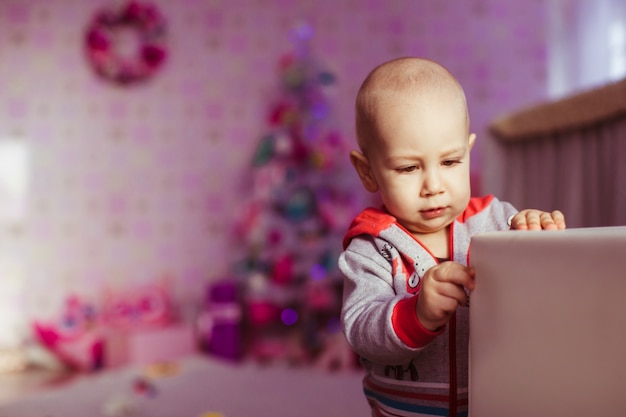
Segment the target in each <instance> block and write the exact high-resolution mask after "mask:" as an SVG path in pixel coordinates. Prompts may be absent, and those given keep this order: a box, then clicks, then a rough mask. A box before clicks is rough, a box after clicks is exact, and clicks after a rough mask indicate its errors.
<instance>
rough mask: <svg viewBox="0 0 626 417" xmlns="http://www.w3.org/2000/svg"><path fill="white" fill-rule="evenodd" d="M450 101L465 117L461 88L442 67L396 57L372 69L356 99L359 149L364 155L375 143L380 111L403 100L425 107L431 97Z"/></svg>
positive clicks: (428, 61)
mask: <svg viewBox="0 0 626 417" xmlns="http://www.w3.org/2000/svg"><path fill="white" fill-rule="evenodd" d="M435 95H436V97H437V98H438V99H447V100H449V101H450V112H454V111H461V112H463V114H462V117H466V119H467V123H468V128H469V116H468V114H467V103H466V100H465V94H464V92H463V88H462V87H461V85H460V84H459V82H458V81H457V79H456V78H455V77H454V76H453V75H452V74H451V73H450V72H449V71H448V70H447V69H445V68H444V67H443V66H441V65H439V64H437V63H436V62H433V61H430V60H427V59H422V58H413V57H408V58H398V59H394V60H392V61H389V62H386V63H384V64H381V65H379V66H378V67H376V68H374V70H373V71H372V72H371V73H370V74H369V75H368V76H367V78H366V79H365V81H363V84H362V85H361V88H360V89H359V93H358V95H357V98H356V133H357V140H358V144H359V147H360V148H361V151H362V152H363V153H364V154H365V155H367V153H368V149H369V148H371V147H372V146H375V144H376V140H377V136H378V135H377V133H378V124H377V121H378V120H379V118H380V117H384V112H387V111H393V109H394V106H397V105H402V104H403V103H404V102H405V101H406V100H407V99H410V100H412V101H413V102H414V103H415V102H416V101H417V102H418V103H419V105H420V106H428V102H429V100H432V99H433V98H434V97H435Z"/></svg>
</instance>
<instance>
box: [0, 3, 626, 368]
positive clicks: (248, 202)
mask: <svg viewBox="0 0 626 417" xmlns="http://www.w3.org/2000/svg"><path fill="white" fill-rule="evenodd" d="M128 3H133V2H121V1H118V2H116V1H105V0H0V355H1V352H2V351H3V350H4V351H6V352H8V351H11V352H15V351H16V350H17V351H19V350H20V349H24V348H25V347H27V346H29V345H32V344H37V343H39V344H41V343H44V344H45V343H48V344H51V346H54V345H55V344H57V341H58V340H59V338H61V339H62V338H63V337H64V336H63V335H61V336H59V335H52V336H51V335H50V331H51V330H50V328H48V329H47V330H46V331H48V333H46V334H47V336H46V334H44V333H45V332H39V333H37V331H36V330H35V329H36V327H35V324H36V323H44V322H45V323H47V325H48V326H52V327H54V326H56V331H58V332H61V333H62V332H66V333H69V334H71V337H75V336H76V334H77V330H76V328H77V327H80V326H83V327H81V328H80V332H85V333H88V332H90V331H92V330H93V329H94V328H98V326H100V327H102V326H103V324H102V323H103V321H107V320H108V322H107V323H108V324H107V325H111V323H112V318H111V317H112V316H115V315H116V314H117V315H118V316H122V318H123V320H125V326H127V327H125V329H126V331H128V328H129V327H128V326H130V327H131V328H132V327H133V326H138V328H139V327H141V326H147V325H150V326H152V327H154V326H164V327H167V326H170V325H172V323H179V324H183V325H190V326H192V327H193V328H194V330H193V331H194V335H197V332H198V331H199V332H200V333H201V334H204V333H203V332H209V333H210V329H209V330H207V328H210V327H211V326H214V325H215V318H214V317H213V319H211V317H208V318H207V314H205V313H206V312H207V311H209V310H211V308H212V307H211V302H213V303H218V304H219V303H220V302H221V303H224V302H225V303H230V302H232V303H234V304H233V305H235V306H241V309H237V308H234V310H233V309H231V310H228V311H230V312H227V313H223V314H224V315H225V316H227V318H228V317H230V318H231V319H233V320H234V322H235V323H240V324H241V326H242V327H241V328H242V329H247V332H246V334H247V335H248V336H249V337H243V338H242V339H241V340H237V341H236V343H239V344H240V345H238V346H237V347H235V348H234V349H235V351H234V353H233V355H234V356H236V357H241V355H244V354H246V352H250V350H251V347H252V346H255V347H256V348H258V349H257V350H254V349H252V350H253V351H254V352H255V353H254V354H255V355H258V357H260V358H262V359H264V358H265V359H267V358H268V357H270V358H276V357H279V358H284V357H287V356H288V357H289V360H296V361H297V360H307V359H306V358H309V359H310V357H313V356H317V355H319V354H320V352H322V351H323V348H321V347H320V346H322V345H323V344H324V340H326V337H327V335H328V334H332V333H333V332H336V331H337V323H336V316H337V309H338V303H339V301H340V300H338V297H340V290H341V289H340V284H338V283H339V282H340V278H338V277H337V276H336V270H335V265H334V262H335V260H336V256H337V255H338V251H339V250H340V239H341V234H342V232H343V230H345V228H346V227H347V226H348V222H349V220H350V218H351V216H352V215H354V214H356V212H357V211H359V210H360V209H361V208H362V207H363V206H364V205H365V204H369V202H370V197H369V196H367V195H365V194H364V192H363V191H361V188H360V185H359V184H358V183H357V179H356V175H354V173H353V172H352V171H351V167H350V166H349V160H348V156H347V155H348V151H349V150H350V149H351V148H352V147H354V146H355V140H354V128H353V118H354V114H353V113H354V112H353V101H354V98H355V95H356V92H357V90H358V88H359V85H360V83H361V81H362V80H363V79H364V77H365V76H366V75H367V73H368V72H369V71H370V70H371V69H372V68H373V67H374V66H376V65H378V64H379V63H381V62H383V61H385V60H388V59H391V58H395V57H400V56H406V55H417V56H424V57H428V58H431V59H434V60H436V61H438V62H440V63H442V64H443V65H445V66H446V67H448V68H449V69H450V70H451V71H452V72H453V73H454V74H455V75H456V76H457V77H458V78H459V80H460V81H461V83H462V84H463V85H464V87H465V91H466V94H467V98H468V103H469V109H470V115H471V123H472V130H473V131H474V132H476V133H477V136H478V140H477V143H476V146H475V147H474V150H473V154H472V182H473V192H474V194H476V195H478V194H484V193H491V192H493V191H494V189H495V185H494V184H492V183H491V182H490V181H492V180H493V178H492V177H490V176H486V175H485V172H486V171H485V166H486V165H487V164H488V163H489V161H488V158H487V157H486V155H489V147H490V146H493V145H492V141H491V140H490V138H489V132H488V126H489V124H490V123H491V122H492V121H493V120H494V119H496V118H498V117H501V116H503V115H505V114H508V113H510V112H513V111H516V110H517V109H519V108H523V107H526V106H530V105H533V104H535V103H540V102H543V101H546V100H552V99H557V98H559V97H563V96H566V95H568V94H572V93H574V92H577V91H580V90H582V89H586V88H590V87H593V86H597V85H601V84H604V83H607V82H611V81H615V80H618V79H620V78H622V77H623V76H624V73H625V72H626V26H625V25H626V10H625V7H624V5H623V2H621V1H618V0H613V1H611V0H598V1H593V2H590V1H584V0H513V1H507V2H502V1H497V0H465V1H462V2H452V1H441V0H394V1H383V0H364V1H357V0H314V1H313V0H310V1H309V0H299V1H296V0H232V1H230V0H228V1H227V0H180V1H176V2H171V1H165V0H154V1H153V2H152V3H149V4H150V6H149V7H148V6H147V5H146V4H144V3H139V4H140V7H139V12H145V11H146V10H149V11H150V13H156V14H150V13H149V14H148V17H145V16H144V18H145V19H147V20H143V21H142V20H141V19H143V18H141V19H140V18H137V20H132V19H131V20H128V21H125V23H124V22H123V21H122V20H123V19H121V17H120V16H121V13H122V12H120V10H122V9H123V8H124V7H127V6H128ZM142 5H143V6H142ZM102 10H113V11H109V12H108V13H109V17H108V19H109V20H108V21H107V20H106V12H105V17H104V18H102V15H101V13H102ZM155 10H156V12H155ZM101 18H102V19H104V20H98V19H101ZM116 19H117V20H116ZM120 22H121V23H120ZM117 23H119V25H117V26H116V24H117ZM94 29H97V30H100V29H101V30H102V31H103V32H102V33H95V34H94V32H93V31H94ZM129 31H130V32H131V33H130V34H129V33H128V32H129ZM98 36H100V38H98ZM146 45H147V46H151V47H153V49H152V50H151V51H148V52H149V53H148V54H147V55H146V54H144V55H143V56H142V57H141V58H135V55H133V54H135V52H136V51H137V50H139V49H141V48H142V47H145V46H146ZM115 48H117V49H115ZM114 52H115V53H117V54H119V56H118V57H117V58H116V59H113V60H111V54H113V53H114ZM126 61H129V62H130V64H132V65H139V67H137V68H134V67H132V65H131V68H130V69H129V70H128V71H130V72H128V73H125V72H124V71H126V70H127V69H125V68H123V66H124V65H123V63H124V62H126ZM98 71H100V72H98ZM307 254H309V255H310V256H309V257H307ZM314 281H315V285H311V284H310V283H311V282H314ZM218 284H220V285H218ZM229 284H232V287H229ZM216 288H217V289H216ZM155 291H156V293H157V295H154V294H155ZM220 291H221V292H220ZM276 294H278V295H276ZM111 300H113V301H111ZM107 303H108V304H107ZM76 306H79V307H80V308H79V309H78V310H79V312H78V313H76V315H73V316H72V315H71V314H69V313H68V311H70V310H72V308H75V307H76ZM111 306H112V307H111ZM231 307H232V306H231ZM107 308H108V310H107ZM213 310H215V309H213ZM213 310H211V311H213ZM233 311H234V312H233ZM151 314H152V316H151ZM220 314H222V313H220ZM142 315H143V316H142ZM209 316H210V314H209ZM218 316H219V315H218ZM305 317H308V318H310V317H315V318H316V320H317V321H315V322H313V323H311V322H310V320H309V322H307V321H306V320H304V318H305ZM113 318H115V317H113ZM238 320H239V321H238ZM85 323H86V324H85ZM129 323H130V324H129ZM199 323H200V324H199ZM207 323H208V324H207ZM255 326H256V327H255ZM289 326H296V327H297V328H298V337H299V341H298V342H297V343H298V344H304V346H305V347H304V348H303V352H299V353H294V352H293V350H290V348H288V347H285V346H286V345H285V344H283V345H281V344H280V343H278V344H276V343H275V344H272V343H269V344H265V345H263V344H259V345H255V343H256V342H255V341H254V340H257V339H254V338H256V337H257V336H258V337H259V338H260V339H263V338H264V337H265V336H267V335H270V336H268V338H266V339H267V340H269V339H272V340H273V341H276V340H278V341H280V340H283V341H284V340H285V338H287V339H289V340H291V338H292V336H286V335H287V334H288V333H289V332H287V331H286V330H285V329H286V328H288V327H289ZM298 326H299V327H298ZM296 327H293V328H296ZM259 328H261V329H262V330H263V331H258V332H257V333H259V334H256V335H252V336H250V335H251V334H253V333H255V331H257V330H258V329H259ZM265 331H266V334H265V335H263V334H261V333H263V332H265ZM72 332H73V333H72ZM320 332H321V333H323V334H324V335H323V336H320V334H321V333H320ZM42 334H43V336H42ZM81 334H83V333H81ZM183 334H184V333H183ZM66 336H67V334H66ZM67 337H69V336H67ZM168 337H169V336H168ZM202 337H204V336H202V335H201V336H200V338H201V339H202ZM105 339H106V337H105ZM260 339H259V340H260ZM267 340H266V341H267ZM303 340H304V342H303ZM290 343H291V342H290ZM200 344H201V345H202V346H203V347H204V348H207V346H206V343H204V342H201V343H200ZM56 346H57V347H58V344H57V345H56ZM242 352H243V353H242ZM286 352H289V353H286ZM231 353H232V352H231ZM94 366H95V365H94Z"/></svg>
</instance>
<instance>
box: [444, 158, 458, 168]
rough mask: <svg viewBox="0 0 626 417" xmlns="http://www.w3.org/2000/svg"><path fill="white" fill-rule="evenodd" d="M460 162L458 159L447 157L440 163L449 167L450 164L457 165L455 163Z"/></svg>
mask: <svg viewBox="0 0 626 417" xmlns="http://www.w3.org/2000/svg"><path fill="white" fill-rule="evenodd" d="M460 163H461V161H460V160H459V159H447V160H445V161H443V162H442V165H443V166H446V167H451V166H454V165H457V164H460Z"/></svg>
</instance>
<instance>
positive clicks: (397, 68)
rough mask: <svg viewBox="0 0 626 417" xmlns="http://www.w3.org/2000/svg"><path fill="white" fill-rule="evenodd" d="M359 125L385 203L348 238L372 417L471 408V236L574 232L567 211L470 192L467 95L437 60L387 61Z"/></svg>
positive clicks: (350, 330) (345, 262)
mask: <svg viewBox="0 0 626 417" xmlns="http://www.w3.org/2000/svg"><path fill="white" fill-rule="evenodd" d="M356 130H357V139H358V145H359V149H360V150H358V151H357V150H354V151H352V152H351V153H350V160H351V162H352V165H353V166H354V168H355V170H356V172H357V174H358V176H359V178H360V179H361V182H362V184H363V186H364V187H365V189H366V190H367V191H369V192H373V193H374V192H377V193H379V195H380V198H381V200H382V203H383V206H382V208H380V209H379V208H367V209H365V210H364V211H362V212H361V213H360V214H359V215H358V216H357V217H356V218H355V219H354V220H353V222H352V224H351V226H350V228H349V230H348V232H347V234H346V236H345V238H344V241H343V245H344V252H343V253H342V255H341V256H340V258H339V268H340V269H341V272H342V273H343V275H344V297H343V308H342V313H341V319H342V325H343V329H344V333H345V335H346V338H347V340H348V342H349V343H350V345H351V346H352V348H353V349H354V351H355V352H356V353H357V354H358V355H360V356H361V359H362V363H363V365H364V367H365V369H366V371H367V375H366V377H365V379H364V381H363V386H364V392H365V395H366V397H367V399H368V401H369V403H370V406H371V408H372V416H416V415H439V416H441V415H449V416H464V415H465V416H466V415H467V400H468V336H469V333H468V310H469V309H468V308H467V307H468V306H469V293H470V292H471V291H472V290H473V289H474V287H475V285H476V284H475V281H474V273H473V271H472V269H471V268H469V267H468V265H469V243H470V238H471V237H472V236H474V235H475V234H477V233H481V232H488V231H495V230H507V229H520V230H538V229H549V230H558V229H564V228H565V220H564V216H563V214H562V213H561V212H560V211H553V212H544V211H540V210H534V209H529V210H522V211H517V210H516V209H515V208H514V207H513V206H512V205H511V204H509V203H506V202H502V201H499V200H498V199H497V198H495V197H493V196H485V197H473V198H472V197H470V193H471V191H470V150H471V148H472V146H473V145H474V141H475V138H476V137H475V135H474V134H470V130H469V115H468V110H467V104H466V100H465V94H464V92H463V89H462V87H461V85H460V84H459V82H458V81H457V80H456V79H455V77H454V76H453V75H452V74H451V73H450V72H448V71H447V70H446V69H445V68H443V67H442V66H441V65H439V64H437V63H435V62H433V61H430V60H427V59H421V58H412V57H409V58H399V59H395V60H392V61H390V62H387V63H384V64H382V65H380V66H378V67H376V68H375V69H374V70H373V71H372V72H371V73H370V74H369V75H368V77H367V78H366V79H365V81H364V82H363V84H362V86H361V88H360V90H359V93H358V95H357V99H356Z"/></svg>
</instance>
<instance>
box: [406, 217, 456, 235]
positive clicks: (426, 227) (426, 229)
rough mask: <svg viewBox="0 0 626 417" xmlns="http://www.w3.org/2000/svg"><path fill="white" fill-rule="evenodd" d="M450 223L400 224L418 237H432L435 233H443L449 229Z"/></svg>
mask: <svg viewBox="0 0 626 417" xmlns="http://www.w3.org/2000/svg"><path fill="white" fill-rule="evenodd" d="M451 223H452V222H451V221H442V222H440V223H436V222H429V223H426V224H424V223H421V222H420V223H402V222H401V223H400V224H402V226H404V228H405V229H407V230H408V231H409V232H411V233H412V234H414V235H416V236H418V235H432V234H435V233H441V232H445V231H446V230H447V229H448V228H449V227H450V224H451Z"/></svg>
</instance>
